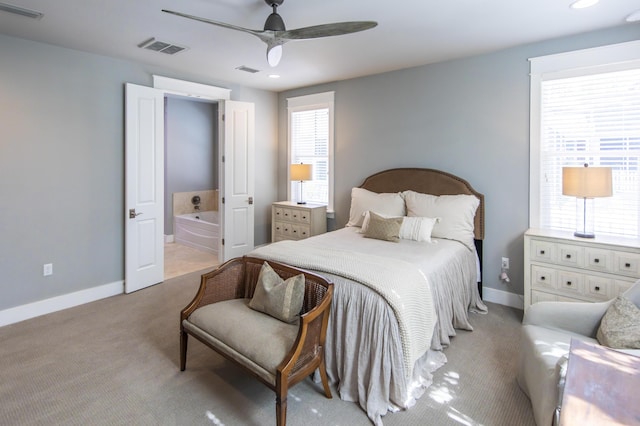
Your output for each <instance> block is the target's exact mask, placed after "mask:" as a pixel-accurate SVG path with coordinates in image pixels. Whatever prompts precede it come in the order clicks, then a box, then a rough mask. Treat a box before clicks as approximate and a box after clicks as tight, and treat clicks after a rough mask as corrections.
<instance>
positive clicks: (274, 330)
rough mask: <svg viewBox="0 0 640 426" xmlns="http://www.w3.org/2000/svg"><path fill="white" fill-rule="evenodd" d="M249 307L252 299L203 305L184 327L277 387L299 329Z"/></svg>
mask: <svg viewBox="0 0 640 426" xmlns="http://www.w3.org/2000/svg"><path fill="white" fill-rule="evenodd" d="M248 304H249V299H233V300H227V301H224V302H217V303H212V304H210V305H206V306H203V307H201V308H198V309H196V310H195V311H194V312H193V313H192V314H191V315H190V316H189V318H188V319H186V320H184V321H183V326H184V327H185V328H186V329H187V330H188V331H189V332H190V333H192V334H194V335H196V336H198V337H200V338H202V339H203V340H205V341H206V342H207V343H209V344H210V345H211V346H213V347H214V348H216V349H217V350H220V351H221V352H223V353H224V354H226V355H227V356H230V357H232V358H233V359H234V360H236V361H237V362H239V363H240V364H242V365H244V366H246V367H248V368H249V369H250V370H252V371H256V372H257V373H258V374H259V375H260V376H261V377H262V378H263V379H265V380H266V381H267V382H268V383H272V384H274V383H275V374H276V370H277V367H278V365H280V363H281V362H282V360H284V358H285V356H286V355H287V353H288V352H289V350H290V349H291V348H292V347H293V344H294V343H295V341H296V337H297V335H298V328H299V326H298V325H295V324H288V323H285V322H283V321H280V320H277V319H275V318H273V317H271V316H268V315H265V314H263V313H260V312H258V311H255V310H253V309H250V308H249V306H248ZM256 366H257V367H259V368H255V367H256Z"/></svg>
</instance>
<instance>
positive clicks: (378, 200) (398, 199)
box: [346, 188, 405, 226]
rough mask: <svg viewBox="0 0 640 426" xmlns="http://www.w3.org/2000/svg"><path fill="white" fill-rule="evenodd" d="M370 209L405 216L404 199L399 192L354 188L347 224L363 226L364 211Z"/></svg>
mask: <svg viewBox="0 0 640 426" xmlns="http://www.w3.org/2000/svg"><path fill="white" fill-rule="evenodd" d="M368 210H372V211H374V212H376V213H378V214H381V215H387V216H405V207H404V199H403V198H402V194H400V193H399V192H396V193H382V194H378V193H376V192H372V191H368V190H366V189H364V188H353V189H351V210H350V212H349V222H347V225H346V226H362V221H363V220H364V213H365V212H366V211H368Z"/></svg>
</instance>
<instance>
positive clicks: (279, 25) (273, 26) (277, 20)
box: [264, 0, 286, 31]
mask: <svg viewBox="0 0 640 426" xmlns="http://www.w3.org/2000/svg"><path fill="white" fill-rule="evenodd" d="M264 1H265V3H267V4H268V5H269V6H271V7H272V8H273V12H272V13H271V15H269V16H268V17H267V20H266V21H265V23H264V30H265V31H286V28H285V26H284V21H283V20H282V17H281V16H280V15H278V12H277V11H276V9H277V8H278V6H280V5H281V4H282V2H284V0H264Z"/></svg>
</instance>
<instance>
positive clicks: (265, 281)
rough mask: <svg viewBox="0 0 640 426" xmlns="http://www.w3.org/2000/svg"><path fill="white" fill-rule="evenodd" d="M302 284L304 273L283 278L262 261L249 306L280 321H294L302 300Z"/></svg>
mask: <svg viewBox="0 0 640 426" xmlns="http://www.w3.org/2000/svg"><path fill="white" fill-rule="evenodd" d="M304 285H305V284H304V274H299V275H296V276H294V277H291V278H288V279H286V280H283V279H282V278H280V276H279V275H278V274H277V272H276V271H274V270H273V268H272V267H271V265H269V264H268V263H267V262H264V264H263V265H262V269H260V275H258V283H257V284H256V290H255V292H254V294H253V298H252V299H251V301H250V302H249V307H250V308H251V309H254V310H256V311H260V312H263V313H265V314H267V315H270V316H272V317H274V318H277V319H279V320H280V321H284V322H288V323H292V322H295V321H296V320H297V319H298V315H299V314H300V310H301V309H302V303H303V302H304Z"/></svg>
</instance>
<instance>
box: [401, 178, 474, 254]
mask: <svg viewBox="0 0 640 426" xmlns="http://www.w3.org/2000/svg"><path fill="white" fill-rule="evenodd" d="M402 194H403V195H404V200H405V202H406V204H407V216H419V217H439V218H440V221H439V222H438V223H436V224H435V225H434V227H433V231H432V232H431V236H432V237H437V238H446V239H449V240H456V241H460V242H461V243H462V244H464V245H466V246H467V247H469V249H470V250H473V249H474V247H475V246H474V243H473V240H474V235H473V229H474V217H475V214H476V210H477V208H478V206H479V205H480V200H479V199H478V198H477V197H476V196H474V195H466V194H460V195H440V196H436V195H431V194H421V193H419V192H415V191H405V192H403V193H402Z"/></svg>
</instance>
